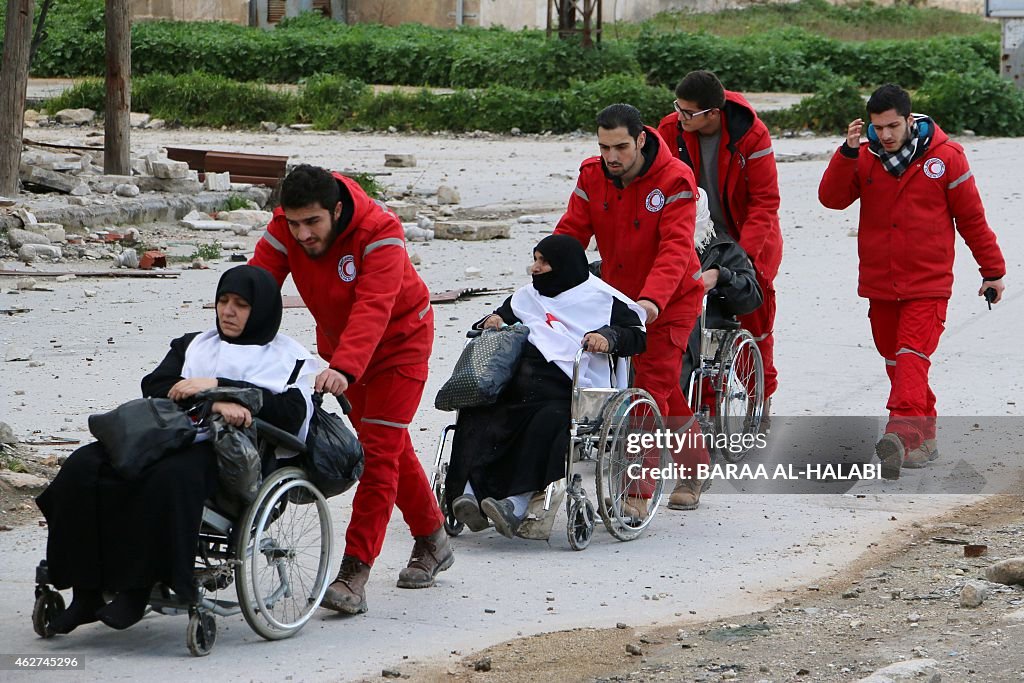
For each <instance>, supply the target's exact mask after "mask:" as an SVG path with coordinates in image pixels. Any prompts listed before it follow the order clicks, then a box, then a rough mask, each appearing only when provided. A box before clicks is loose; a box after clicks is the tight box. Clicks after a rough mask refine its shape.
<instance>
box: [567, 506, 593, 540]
mask: <svg viewBox="0 0 1024 683" xmlns="http://www.w3.org/2000/svg"><path fill="white" fill-rule="evenodd" d="M566 514H567V516H568V518H569V521H568V523H567V525H566V535H567V536H568V537H569V545H570V546H571V547H572V549H573V550H583V549H584V548H586V547H587V546H588V545H590V539H591V538H592V537H593V535H594V524H595V523H596V520H597V513H596V512H595V510H594V504H593V503H591V502H590V499H589V498H569V501H568V503H567V509H566Z"/></svg>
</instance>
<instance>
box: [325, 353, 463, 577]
mask: <svg viewBox="0 0 1024 683" xmlns="http://www.w3.org/2000/svg"><path fill="white" fill-rule="evenodd" d="M426 376H427V366H426V363H424V364H422V365H414V366H399V367H396V368H390V369H387V370H383V371H381V372H378V373H376V374H373V375H371V376H368V377H366V378H365V379H363V380H361V381H359V382H357V383H355V384H353V385H351V386H349V388H348V391H346V392H345V396H346V398H348V400H349V401H350V402H351V403H352V412H351V414H350V417H351V418H352V424H353V425H354V426H355V428H356V433H357V434H358V435H359V441H360V442H361V443H362V444H363V453H364V455H365V457H366V466H365V469H364V470H363V476H362V478H361V479H360V480H359V484H358V485H357V487H356V495H355V500H354V501H353V503H352V519H351V521H350V522H349V525H348V531H346V533H345V554H346V555H354V556H355V557H358V558H359V559H360V560H362V561H363V562H365V563H366V564H369V565H372V564H373V561H374V560H375V559H376V558H377V556H378V555H380V549H381V547H382V546H383V545H384V534H385V533H386V532H387V527H388V521H389V520H390V519H391V512H392V510H393V509H394V507H395V505H396V504H397V505H398V509H399V510H401V511H402V516H403V517H404V518H405V523H406V524H408V525H409V531H411V532H412V535H413V536H428V535H430V534H432V533H434V532H435V531H437V529H438V527H440V526H441V523H442V522H443V521H444V518H443V517H442V515H441V510H440V508H439V507H438V506H437V500H436V499H435V498H434V493H433V491H431V489H430V482H429V480H428V479H427V475H426V473H425V472H424V471H423V466H422V465H421V464H420V461H419V459H418V458H417V457H416V451H415V450H413V447H412V439H410V438H409V424H410V423H411V422H412V419H413V416H414V415H415V414H416V408H417V407H419V404H420V396H422V394H423V385H424V383H425V382H426Z"/></svg>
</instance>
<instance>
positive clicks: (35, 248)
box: [18, 244, 62, 263]
mask: <svg viewBox="0 0 1024 683" xmlns="http://www.w3.org/2000/svg"><path fill="white" fill-rule="evenodd" d="M61 256H62V254H61V251H60V247H55V246H53V245H52V244H23V245H22V246H21V249H18V258H19V259H21V260H22V261H24V262H25V263H31V262H33V261H35V260H37V259H47V260H56V259H59V258H61Z"/></svg>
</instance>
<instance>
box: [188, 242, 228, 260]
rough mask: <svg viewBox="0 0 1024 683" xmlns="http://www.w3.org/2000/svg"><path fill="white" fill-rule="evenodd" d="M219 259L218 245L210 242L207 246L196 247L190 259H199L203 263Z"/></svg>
mask: <svg viewBox="0 0 1024 683" xmlns="http://www.w3.org/2000/svg"><path fill="white" fill-rule="evenodd" d="M220 257H221V253H220V245H219V244H217V243H216V242H210V243H208V244H199V245H196V250H195V251H194V252H192V255H191V256H190V257H189V258H190V259H193V260H194V259H197V258H201V259H203V260H204V261H216V260H217V259H219V258H220Z"/></svg>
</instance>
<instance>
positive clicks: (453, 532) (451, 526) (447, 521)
mask: <svg viewBox="0 0 1024 683" xmlns="http://www.w3.org/2000/svg"><path fill="white" fill-rule="evenodd" d="M447 476H448V463H444V464H443V465H441V466H440V467H439V468H438V470H437V474H436V475H435V476H434V498H437V504H438V506H439V507H440V508H441V514H443V515H444V530H445V531H446V532H447V533H448V535H449V536H458V535H459V534H461V533H462V530H463V529H465V528H466V525H465V524H463V523H462V522H460V521H459V520H457V519H455V515H453V514H451V513H450V512H449V511H448V501H447V498H446V491H445V487H444V480H445V478H446V477H447Z"/></svg>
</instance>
